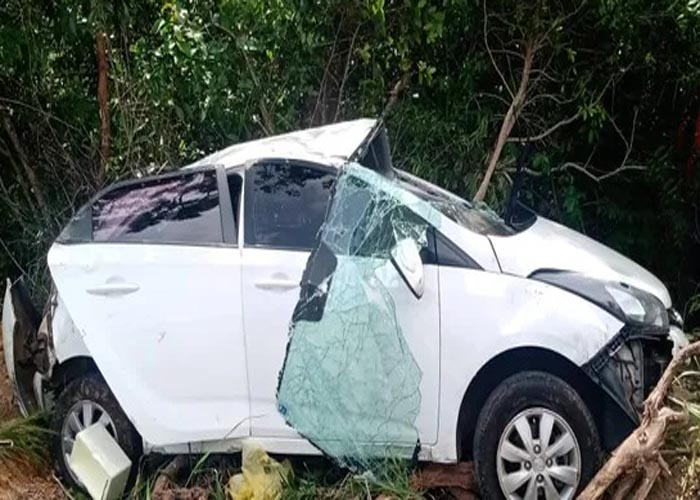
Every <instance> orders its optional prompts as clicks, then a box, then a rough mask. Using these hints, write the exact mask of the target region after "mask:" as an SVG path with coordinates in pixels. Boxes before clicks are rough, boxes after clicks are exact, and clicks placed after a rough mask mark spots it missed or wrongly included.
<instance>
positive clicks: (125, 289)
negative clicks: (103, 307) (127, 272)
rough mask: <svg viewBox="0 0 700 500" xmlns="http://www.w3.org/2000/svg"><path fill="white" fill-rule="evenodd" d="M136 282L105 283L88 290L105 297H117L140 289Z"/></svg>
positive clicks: (92, 293)
mask: <svg viewBox="0 0 700 500" xmlns="http://www.w3.org/2000/svg"><path fill="white" fill-rule="evenodd" d="M139 288H140V287H139V286H138V285H137V284H136V283H104V284H102V285H97V286H94V287H92V288H88V289H87V290H86V291H87V293H89V294H90V295H102V296H103V297H117V296H120V295H128V294H130V293H134V292H136V291H138V290H139Z"/></svg>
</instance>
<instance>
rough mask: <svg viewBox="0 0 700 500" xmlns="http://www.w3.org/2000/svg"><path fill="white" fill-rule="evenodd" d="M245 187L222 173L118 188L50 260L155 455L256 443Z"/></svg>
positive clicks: (92, 208) (87, 211)
mask: <svg viewBox="0 0 700 500" xmlns="http://www.w3.org/2000/svg"><path fill="white" fill-rule="evenodd" d="M240 184H241V183H240V182H239V183H238V186H239V192H238V194H237V193H236V191H235V183H234V184H233V185H232V186H233V189H232V190H231V191H229V188H228V186H227V184H226V178H225V174H224V172H223V170H215V169H211V168H210V169H204V170H198V171H187V172H180V173H177V174H175V175H169V176H163V177H158V178H151V179H146V180H139V181H137V182H130V183H127V184H121V185H117V186H115V187H113V188H110V189H108V190H107V191H105V192H104V193H102V194H101V195H99V196H98V197H96V199H95V200H94V201H93V202H92V203H91V204H89V205H88V206H87V207H85V208H84V209H83V210H82V211H81V212H80V214H79V216H78V217H76V219H75V220H74V221H73V222H71V224H70V225H69V226H68V227H67V228H66V230H64V232H63V234H62V235H61V237H59V239H58V240H57V242H56V243H55V244H54V245H53V247H52V248H51V250H50V252H49V267H50V270H51V274H52V277H53V279H54V282H55V284H56V287H57V289H58V292H59V294H60V295H61V297H62V299H63V300H64V302H65V304H66V306H67V309H68V311H69V312H70V314H71V317H72V319H73V321H74V323H75V325H76V327H77V328H78V330H79V331H80V332H81V333H82V334H83V336H84V340H85V344H86V346H87V348H88V349H89V351H90V353H91V355H92V356H93V358H94V360H95V363H96V364H97V366H98V368H99V370H100V372H101V373H102V375H103V376H104V378H105V380H106V382H107V384H108V385H109V386H110V388H111V389H112V391H113V392H114V395H115V396H116V398H117V400H118V401H119V403H120V405H121V406H122V407H123V409H124V411H125V413H126V414H127V415H129V417H130V418H131V420H132V422H133V424H134V425H135V426H136V428H137V430H138V431H139V432H140V434H141V435H142V436H143V438H144V440H145V441H146V442H147V443H149V444H150V445H153V446H164V445H173V444H182V443H192V442H203V441H218V440H221V439H224V438H235V437H240V436H246V435H248V434H249V430H250V429H249V425H248V417H249V406H248V386H247V383H248V381H247V378H246V370H245V354H244V353H245V349H244V339H243V328H242V326H243V324H242V309H241V288H240V250H239V248H238V245H237V242H236V228H235V220H234V215H233V214H234V211H233V210H232V205H231V201H233V203H234V204H237V203H238V198H240ZM231 198H233V200H231Z"/></svg>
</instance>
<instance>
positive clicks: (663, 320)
mask: <svg viewBox="0 0 700 500" xmlns="http://www.w3.org/2000/svg"><path fill="white" fill-rule="evenodd" d="M531 278H533V279H536V280H539V281H544V282H545V283H549V284H550V285H554V286H557V287H559V288H563V289H565V290H568V291H569V292H571V293H574V294H576V295H579V296H581V297H583V298H584V299H587V300H590V301H591V302H593V303H594V304H597V305H599V306H600V307H602V308H603V309H605V310H606V311H608V312H609V313H610V314H612V315H613V316H615V317H617V318H618V319H619V320H620V321H624V322H625V323H636V324H638V325H646V326H657V327H660V328H668V324H669V321H668V312H667V311H666V308H665V307H664V305H663V303H662V302H661V301H660V300H659V299H657V298H656V297H655V296H654V295H652V294H650V293H648V292H645V291H643V290H640V289H638V288H634V287H631V286H629V285H626V284H624V283H615V282H612V281H601V280H597V279H594V278H590V277H588V276H584V275H582V274H578V273H572V272H568V271H539V272H537V273H535V274H533V275H532V276H531Z"/></svg>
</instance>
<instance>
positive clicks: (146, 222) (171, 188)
mask: <svg viewBox="0 0 700 500" xmlns="http://www.w3.org/2000/svg"><path fill="white" fill-rule="evenodd" d="M92 232H93V240H94V241H114V242H131V241H137V242H167V243H220V242H222V241H223V237H222V233H221V217H220V213H219V195H218V190H217V185H216V175H215V173H214V172H199V173H195V174H189V175H182V176H177V177H166V178H163V179H153V180H147V181H144V182H142V183H137V184H129V185H126V186H121V187H117V188H115V189H112V190H111V191H109V192H107V193H105V194H104V195H103V196H101V197H100V198H99V199H98V200H97V201H95V203H94V204H93V205H92Z"/></svg>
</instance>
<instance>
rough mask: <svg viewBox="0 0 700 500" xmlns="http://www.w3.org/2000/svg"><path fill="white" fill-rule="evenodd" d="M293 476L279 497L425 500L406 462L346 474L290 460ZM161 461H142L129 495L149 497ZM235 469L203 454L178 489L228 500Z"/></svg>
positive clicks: (232, 461)
mask: <svg viewBox="0 0 700 500" xmlns="http://www.w3.org/2000/svg"><path fill="white" fill-rule="evenodd" d="M293 462H294V464H293V465H294V467H293V468H294V471H295V472H294V475H293V476H292V477H290V478H289V479H288V480H287V481H286V482H285V484H284V486H283V489H282V492H281V497H280V498H281V499H284V500H312V499H313V500H316V499H321V500H355V499H357V500H360V499H362V500H366V499H368V498H379V497H384V498H391V499H392V500H418V499H422V498H425V497H424V496H423V495H422V494H421V493H418V492H415V491H413V490H412V489H411V485H410V478H411V472H412V471H411V469H410V467H409V465H408V463H407V462H405V461H401V460H387V461H385V462H383V463H380V464H377V465H376V466H375V467H374V472H373V473H372V474H369V473H365V474H360V475H356V474H352V473H348V472H347V471H346V470H344V469H340V468H339V467H337V466H335V465H333V464H332V463H331V462H330V461H329V460H326V459H322V458H307V459H303V460H302V459H294V460H293ZM166 464H167V461H166V462H165V463H163V462H162V461H161V462H160V463H159V464H158V465H154V464H148V463H145V464H142V467H141V470H140V474H139V476H138V479H137V482H136V485H135V487H134V489H133V490H132V493H131V495H130V497H129V498H131V499H134V500H152V498H153V489H154V487H155V483H156V479H157V477H158V473H159V472H160V471H161V470H162V468H163V467H164V466H165V465H166ZM239 471H240V463H239V458H238V457H237V456H233V457H232V456H209V455H204V456H202V457H200V458H199V459H193V464H192V466H191V467H190V471H189V472H186V473H184V474H182V475H181V477H180V478H178V479H179V481H178V486H179V487H181V488H194V487H198V488H203V489H204V490H206V491H207V496H208V498H209V499H212V500H230V499H229V498H228V497H227V494H226V486H227V483H228V481H229V479H230V478H231V476H232V475H233V474H235V473H237V472H239Z"/></svg>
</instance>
